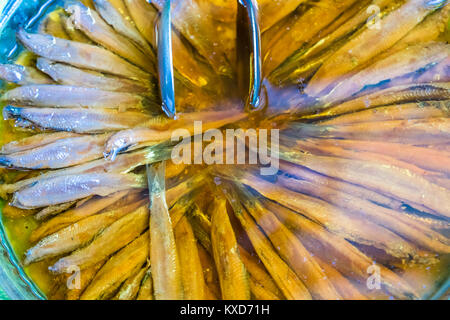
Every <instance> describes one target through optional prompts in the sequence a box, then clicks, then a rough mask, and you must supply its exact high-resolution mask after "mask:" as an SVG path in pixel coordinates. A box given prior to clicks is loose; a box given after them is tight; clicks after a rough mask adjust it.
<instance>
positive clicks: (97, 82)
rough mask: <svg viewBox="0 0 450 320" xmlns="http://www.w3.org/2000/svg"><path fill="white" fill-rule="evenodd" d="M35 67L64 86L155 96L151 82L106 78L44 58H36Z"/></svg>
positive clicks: (96, 73) (102, 75) (113, 77)
mask: <svg viewBox="0 0 450 320" xmlns="http://www.w3.org/2000/svg"><path fill="white" fill-rule="evenodd" d="M36 67H37V68H38V69H39V70H41V71H42V72H44V73H46V74H48V75H49V76H50V77H51V78H52V79H53V80H54V81H55V82H57V83H59V84H62V85H66V86H80V87H86V88H96V89H99V90H106V91H118V92H129V93H136V94H149V95H154V94H155V85H154V84H153V83H151V82H148V84H142V83H141V82H138V81H134V80H130V79H125V78H120V77H115V76H107V75H105V74H102V73H100V72H96V71H88V70H83V69H79V68H75V67H72V66H70V65H67V64H62V63H57V62H54V61H51V60H48V59H45V58H38V59H37V61H36Z"/></svg>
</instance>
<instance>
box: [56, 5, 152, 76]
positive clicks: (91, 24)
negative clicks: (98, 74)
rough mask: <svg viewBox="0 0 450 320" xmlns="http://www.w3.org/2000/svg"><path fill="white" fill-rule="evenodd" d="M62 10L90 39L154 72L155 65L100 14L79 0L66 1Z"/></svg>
mask: <svg viewBox="0 0 450 320" xmlns="http://www.w3.org/2000/svg"><path fill="white" fill-rule="evenodd" d="M64 10H65V11H66V12H67V13H69V14H70V19H71V21H72V23H73V25H74V27H75V28H77V29H79V30H81V31H82V32H83V33H85V34H86V35H87V36H88V37H89V38H90V39H91V40H93V41H94V42H96V43H98V44H100V45H101V46H103V47H105V48H107V49H109V50H111V51H113V52H115V53H116V54H118V55H120V56H121V57H123V58H125V59H127V60H128V61H130V62H132V63H134V64H136V65H138V66H139V67H141V68H143V69H144V70H146V71H148V72H150V73H155V71H156V70H155V65H154V63H152V60H151V59H150V58H149V57H148V56H146V54H144V53H143V52H142V51H141V50H139V49H138V47H137V46H136V45H134V44H133V42H131V40H128V38H126V37H124V36H122V35H121V34H119V33H117V32H116V31H115V30H114V29H113V28H112V27H111V26H110V25H109V24H107V23H106V22H105V21H104V20H103V19H102V18H101V17H100V15H99V14H98V13H97V12H96V11H95V10H92V9H90V8H87V7H85V6H84V5H83V4H82V3H80V2H75V3H72V2H68V3H67V4H66V5H65V6H64Z"/></svg>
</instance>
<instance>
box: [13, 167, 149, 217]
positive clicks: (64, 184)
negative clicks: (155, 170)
mask: <svg viewBox="0 0 450 320" xmlns="http://www.w3.org/2000/svg"><path fill="white" fill-rule="evenodd" d="M143 186H145V184H144V181H143V178H142V177H141V176H137V175H133V174H127V175H121V174H111V173H109V174H107V173H103V174H101V173H92V174H91V173H87V174H78V175H68V176H63V177H54V178H49V179H42V180H39V181H37V182H36V183H34V184H32V185H30V186H28V187H25V188H23V189H22V190H19V191H17V192H15V193H14V197H13V201H12V203H13V204H14V205H15V206H17V207H19V208H28V209H33V208H42V207H45V206H50V205H55V204H60V203H65V202H69V201H73V200H78V199H82V198H85V197H87V196H91V195H99V196H107V195H110V194H112V193H114V192H117V191H121V190H124V189H129V188H142V187H143Z"/></svg>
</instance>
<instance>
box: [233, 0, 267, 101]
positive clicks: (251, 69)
mask: <svg viewBox="0 0 450 320" xmlns="http://www.w3.org/2000/svg"><path fill="white" fill-rule="evenodd" d="M237 54H238V68H237V69H238V83H239V87H240V91H241V95H242V97H244V99H245V102H246V108H247V109H250V110H255V109H259V108H261V107H262V105H263V99H261V88H262V71H261V64H262V62H261V32H260V28H259V18H258V5H257V3H256V1H255V0H238V15H237Z"/></svg>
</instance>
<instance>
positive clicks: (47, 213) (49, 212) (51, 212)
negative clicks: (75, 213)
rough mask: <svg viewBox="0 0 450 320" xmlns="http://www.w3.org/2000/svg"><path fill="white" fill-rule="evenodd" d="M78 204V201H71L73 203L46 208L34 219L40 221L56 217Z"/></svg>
mask: <svg viewBox="0 0 450 320" xmlns="http://www.w3.org/2000/svg"><path fill="white" fill-rule="evenodd" d="M76 203H77V202H76V201H71V202H66V203H62V204H58V205H56V206H50V207H46V208H44V209H42V210H41V211H39V212H38V213H36V214H35V215H34V218H35V219H36V220H38V221H42V220H45V219H47V218H48V217H51V216H55V215H57V214H59V213H61V212H63V211H66V210H67V209H69V208H70V207H72V206H73V205H75V204H76Z"/></svg>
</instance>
